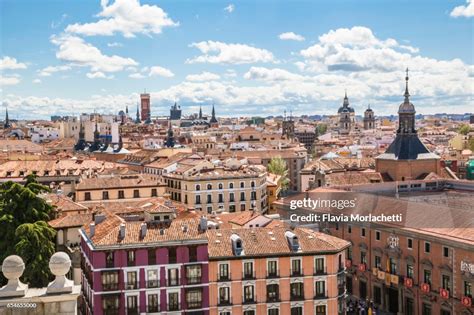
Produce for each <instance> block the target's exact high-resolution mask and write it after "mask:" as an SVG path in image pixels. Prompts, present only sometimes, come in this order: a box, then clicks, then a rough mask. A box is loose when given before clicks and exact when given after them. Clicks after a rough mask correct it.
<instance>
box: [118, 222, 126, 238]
mask: <svg viewBox="0 0 474 315" xmlns="http://www.w3.org/2000/svg"><path fill="white" fill-rule="evenodd" d="M119 236H120V239H124V238H125V223H120V232H119Z"/></svg>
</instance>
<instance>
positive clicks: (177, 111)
mask: <svg viewBox="0 0 474 315" xmlns="http://www.w3.org/2000/svg"><path fill="white" fill-rule="evenodd" d="M180 119H181V106H179V105H178V104H176V103H174V105H173V106H171V108H170V120H180Z"/></svg>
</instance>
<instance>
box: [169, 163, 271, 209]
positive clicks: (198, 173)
mask: <svg viewBox="0 0 474 315" xmlns="http://www.w3.org/2000/svg"><path fill="white" fill-rule="evenodd" d="M266 174H267V173H266V171H265V169H264V168H263V167H259V166H256V165H241V164H240V162H238V161H234V160H230V161H227V162H226V164H224V165H222V166H215V165H214V164H213V163H212V162H210V161H207V160H202V159H183V160H181V161H179V162H178V163H177V166H176V169H175V170H174V171H172V172H169V173H166V174H163V175H162V176H163V180H164V183H165V185H166V192H167V193H169V194H170V195H171V199H172V200H175V201H178V202H183V203H184V204H185V205H186V206H187V207H188V208H190V209H195V210H200V211H204V212H206V213H212V212H213V211H216V212H222V211H228V212H238V211H249V210H255V211H259V212H262V213H264V212H265V211H266V210H267V183H266Z"/></svg>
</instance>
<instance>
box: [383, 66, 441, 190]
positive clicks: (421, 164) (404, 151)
mask: <svg viewBox="0 0 474 315" xmlns="http://www.w3.org/2000/svg"><path fill="white" fill-rule="evenodd" d="M405 81H406V88H405V100H404V101H403V103H401V104H400V107H399V109H398V117H399V118H398V129H397V136H396V138H395V140H394V141H393V142H392V143H391V144H390V146H389V147H388V148H387V150H386V151H385V153H383V154H381V155H379V156H378V157H377V158H376V159H375V169H376V170H377V172H380V173H381V174H382V175H383V176H385V178H387V179H388V180H394V181H404V180H412V179H423V178H424V177H426V176H427V175H428V174H430V173H435V174H439V171H440V166H439V159H440V158H439V156H437V155H436V154H434V153H431V152H430V151H429V150H428V148H426V146H425V145H424V144H423V143H422V142H421V140H420V139H419V138H418V134H417V131H416V128H415V113H416V111H415V106H414V105H413V104H412V103H411V102H410V93H409V92H408V69H407V75H406V77H405Z"/></svg>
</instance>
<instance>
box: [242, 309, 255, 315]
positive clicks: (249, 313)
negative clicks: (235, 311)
mask: <svg viewBox="0 0 474 315" xmlns="http://www.w3.org/2000/svg"><path fill="white" fill-rule="evenodd" d="M243 315H255V311H254V310H248V311H244V312H243Z"/></svg>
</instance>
